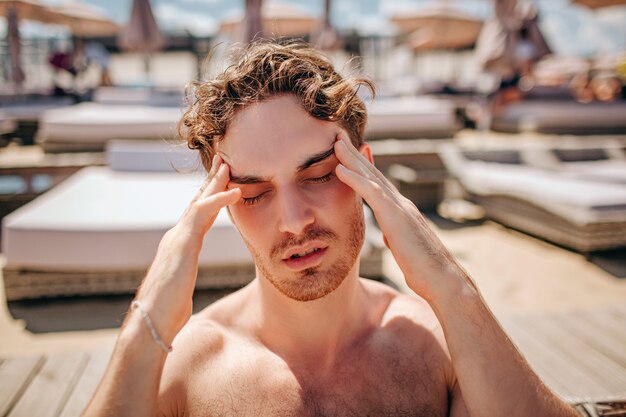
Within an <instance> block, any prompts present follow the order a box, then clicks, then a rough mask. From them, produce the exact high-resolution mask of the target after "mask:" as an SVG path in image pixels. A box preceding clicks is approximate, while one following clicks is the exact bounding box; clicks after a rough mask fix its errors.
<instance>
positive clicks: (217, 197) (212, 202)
mask: <svg viewBox="0 0 626 417" xmlns="http://www.w3.org/2000/svg"><path fill="white" fill-rule="evenodd" d="M240 198H241V190H240V189H239V188H232V189H230V190H227V191H221V192H218V193H215V194H212V195H210V196H208V197H205V198H203V199H202V200H200V201H199V202H198V205H199V206H200V208H201V210H207V211H210V212H214V214H217V212H218V211H219V210H221V209H222V208H223V207H226V206H229V205H231V204H235V203H236V202H237V201H239V199H240Z"/></svg>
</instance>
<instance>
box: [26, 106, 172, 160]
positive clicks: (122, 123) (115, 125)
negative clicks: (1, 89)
mask: <svg viewBox="0 0 626 417" xmlns="http://www.w3.org/2000/svg"><path fill="white" fill-rule="evenodd" d="M182 111H183V110H182V107H181V106H171V107H167V106H151V105H121V104H120V105H117V104H100V103H80V104H76V105H74V106H68V107H65V108H60V109H53V110H48V111H45V112H43V114H42V116H41V118H40V120H39V130H38V131H37V137H36V141H37V142H38V143H39V144H40V145H41V146H42V148H43V149H45V150H46V152H75V151H83V152H86V151H103V150H104V148H105V146H106V143H107V142H108V141H109V140H112V139H147V140H168V139H174V138H176V137H177V133H176V125H177V123H178V120H179V119H180V117H181V116H182Z"/></svg>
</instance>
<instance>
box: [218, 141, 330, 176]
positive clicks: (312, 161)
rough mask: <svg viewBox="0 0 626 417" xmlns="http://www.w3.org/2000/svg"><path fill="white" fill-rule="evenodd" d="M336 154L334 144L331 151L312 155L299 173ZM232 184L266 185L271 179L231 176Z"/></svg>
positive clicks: (298, 169)
mask: <svg viewBox="0 0 626 417" xmlns="http://www.w3.org/2000/svg"><path fill="white" fill-rule="evenodd" d="M334 154H335V143H334V142H333V145H332V146H331V148H330V149H328V150H327V151H324V152H320V153H318V154H315V155H312V156H310V157H309V158H307V160H306V161H304V162H303V163H302V164H300V165H299V166H298V168H297V171H298V172H302V171H304V170H305V169H307V168H310V167H311V166H313V165H315V164H317V163H319V162H322V161H324V160H326V159H328V158H330V157H331V156H332V155H334ZM230 182H233V183H235V184H242V185H245V184H260V183H264V182H270V179H269V178H263V177H257V176H254V175H243V176H237V175H232V174H231V175H230Z"/></svg>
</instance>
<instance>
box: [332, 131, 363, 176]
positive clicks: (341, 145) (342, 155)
mask: <svg viewBox="0 0 626 417" xmlns="http://www.w3.org/2000/svg"><path fill="white" fill-rule="evenodd" d="M349 148H354V147H353V146H352V145H347V144H346V143H345V142H343V141H341V140H339V141H337V142H336V143H335V155H336V156H337V159H338V160H339V162H341V163H342V164H343V165H344V166H345V167H346V168H349V169H351V170H352V171H355V172H358V173H360V174H361V175H363V176H365V177H368V178H369V177H372V173H371V172H370V170H369V169H368V168H367V167H366V166H365V164H364V163H363V162H362V161H360V160H359V159H358V157H357V156H356V155H355V154H354V153H352V152H351V150H350V149H349Z"/></svg>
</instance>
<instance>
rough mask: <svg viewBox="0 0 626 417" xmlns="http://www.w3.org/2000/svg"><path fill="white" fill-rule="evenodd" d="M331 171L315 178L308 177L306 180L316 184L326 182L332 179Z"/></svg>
mask: <svg viewBox="0 0 626 417" xmlns="http://www.w3.org/2000/svg"><path fill="white" fill-rule="evenodd" d="M332 176H333V173H332V171H331V172H329V173H328V174H326V175H324V176H321V177H315V178H308V179H307V181H308V182H312V183H316V184H320V183H323V182H328V181H330V180H331V179H332Z"/></svg>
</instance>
